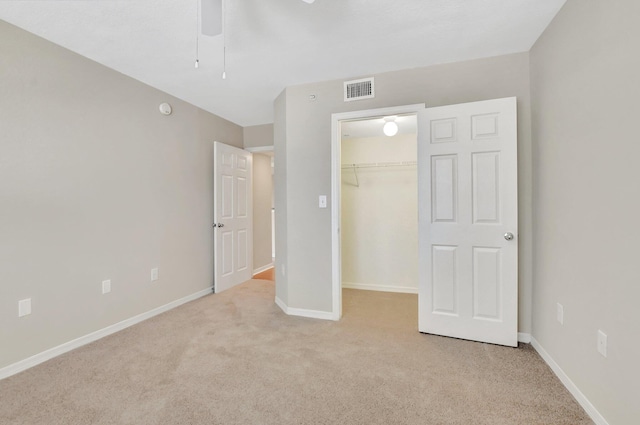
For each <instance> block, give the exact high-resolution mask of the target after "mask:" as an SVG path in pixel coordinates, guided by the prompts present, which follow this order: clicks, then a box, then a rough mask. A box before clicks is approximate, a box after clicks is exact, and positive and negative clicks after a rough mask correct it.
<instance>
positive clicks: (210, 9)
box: [200, 0, 307, 36]
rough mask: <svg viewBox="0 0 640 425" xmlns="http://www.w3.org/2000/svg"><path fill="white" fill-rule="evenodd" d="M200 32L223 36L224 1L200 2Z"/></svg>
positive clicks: (204, 0)
mask: <svg viewBox="0 0 640 425" xmlns="http://www.w3.org/2000/svg"><path fill="white" fill-rule="evenodd" d="M305 1H307V0H305ZM200 31H202V34H203V35H208V36H215V35H220V34H222V0H200Z"/></svg>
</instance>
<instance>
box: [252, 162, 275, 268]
mask: <svg viewBox="0 0 640 425" xmlns="http://www.w3.org/2000/svg"><path fill="white" fill-rule="evenodd" d="M271 170H272V168H271V157H270V156H267V155H263V154H259V153H254V154H253V269H254V270H258V269H261V268H264V267H265V266H268V265H270V264H271V263H272V261H273V260H272V258H271V207H272V206H273V175H272V174H271Z"/></svg>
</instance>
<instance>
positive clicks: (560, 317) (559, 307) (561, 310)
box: [556, 303, 564, 325]
mask: <svg viewBox="0 0 640 425" xmlns="http://www.w3.org/2000/svg"><path fill="white" fill-rule="evenodd" d="M556 318H557V319H558V322H560V324H561V325H564V307H563V306H562V304H560V303H558V304H556Z"/></svg>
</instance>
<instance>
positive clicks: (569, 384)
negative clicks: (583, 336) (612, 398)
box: [531, 337, 609, 425]
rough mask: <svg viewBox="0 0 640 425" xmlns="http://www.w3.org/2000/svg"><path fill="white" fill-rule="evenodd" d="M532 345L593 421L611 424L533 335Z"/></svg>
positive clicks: (597, 423)
mask: <svg viewBox="0 0 640 425" xmlns="http://www.w3.org/2000/svg"><path fill="white" fill-rule="evenodd" d="M531 346H532V347H533V348H535V350H536V351H537V352H538V354H540V357H542V359H543V360H544V361H545V362H546V363H547V364H548V365H549V367H550V368H551V370H553V373H555V374H556V376H557V377H558V378H559V379H560V381H561V382H562V383H563V384H564V386H565V387H566V388H567V390H569V392H570V393H571V395H573V397H574V398H575V399H576V400H577V401H578V403H579V404H580V406H582V408H583V409H584V410H585V412H587V414H588V415H589V416H590V417H591V419H592V420H593V422H595V423H596V425H609V423H608V422H607V421H606V419H605V418H604V417H603V416H602V415H601V414H600V412H598V410H597V409H596V408H595V406H594V405H593V404H591V402H590V401H589V399H588V398H587V397H586V396H585V395H584V394H583V393H582V391H580V390H579V389H578V387H577V386H576V384H574V383H573V381H572V380H571V379H570V378H569V377H568V376H567V374H566V373H564V371H563V370H562V368H561V367H560V366H559V365H558V363H556V362H555V360H553V358H552V357H551V355H550V354H549V353H547V351H546V350H545V349H544V348H542V346H541V345H540V343H539V342H538V341H537V340H536V339H535V338H533V337H531Z"/></svg>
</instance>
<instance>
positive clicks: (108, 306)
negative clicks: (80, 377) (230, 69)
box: [0, 21, 242, 368]
mask: <svg viewBox="0 0 640 425" xmlns="http://www.w3.org/2000/svg"><path fill="white" fill-rule="evenodd" d="M162 102H169V103H171V105H172V106H173V110H174V112H173V114H172V115H170V116H163V115H161V114H160V113H159V112H158V105H159V104H160V103H162ZM214 140H219V141H221V142H225V143H229V144H232V145H235V146H238V147H241V146H242V128H241V127H239V126H237V125H235V124H232V123H230V122H228V121H225V120H223V119H221V118H218V117H216V116H214V115H211V114H209V113H206V112H204V111H202V110H199V109H197V108H195V107H194V106H191V105H189V104H187V103H185V102H182V101H180V100H178V99H176V98H173V97H171V96H169V95H167V94H165V93H162V92H160V91H158V90H155V89H153V88H151V87H148V86H146V85H144V84H142V83H140V82H137V81H135V80H132V79H130V78H128V77H125V76H124V75H122V74H119V73H117V72H114V71H112V70H110V69H108V68H105V67H103V66H101V65H99V64H96V63H94V62H92V61H90V60H88V59H86V58H83V57H81V56H79V55H76V54H74V53H71V52H69V51H67V50H65V49H63V48H61V47H58V46H56V45H54V44H51V43H49V42H47V41H44V40H42V39H40V38H38V37H36V36H34V35H31V34H29V33H27V32H24V31H22V30H20V29H17V28H16V27H13V26H11V25H9V24H7V23H5V22H3V21H0V235H1V236H0V264H1V267H0V323H1V324H2V326H0V341H1V343H0V346H1V349H0V368H1V367H3V366H7V365H9V364H12V363H14V362H16V361H19V360H22V359H24V358H26V357H29V356H31V355H34V354H37V353H39V352H42V351H44V350H46V349H49V348H52V347H54V346H57V345H59V344H61V343H64V342H67V341H70V340H72V339H74V338H78V337H80V336H83V335H86V334H88V333H90V332H93V331H96V330H98V329H102V328H104V327H106V326H109V325H112V324H114V323H116V322H119V321H122V320H124V319H127V318H130V317H132V316H135V315H137V314H140V313H143V312H146V311H149V310H151V309H153V308H155V307H159V306H162V305H164V304H167V303H169V302H171V301H174V300H177V299H180V298H182V297H185V296H188V295H191V294H194V293H196V292H198V291H200V290H203V289H206V288H208V287H210V286H211V285H212V281H213V242H212V228H211V223H212V222H213V141H214ZM152 267H158V268H159V275H160V280H159V281H157V282H155V283H153V284H151V283H150V281H149V280H150V279H149V277H150V270H151V268H152ZM105 279H111V281H112V292H111V293H110V294H107V295H102V294H101V282H102V281H103V280H105ZM24 298H32V302H33V313H32V314H31V315H30V316H26V317H23V318H18V317H17V316H18V314H17V312H18V307H17V306H18V300H21V299H24Z"/></svg>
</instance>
